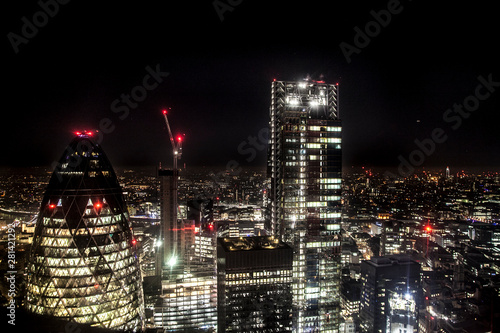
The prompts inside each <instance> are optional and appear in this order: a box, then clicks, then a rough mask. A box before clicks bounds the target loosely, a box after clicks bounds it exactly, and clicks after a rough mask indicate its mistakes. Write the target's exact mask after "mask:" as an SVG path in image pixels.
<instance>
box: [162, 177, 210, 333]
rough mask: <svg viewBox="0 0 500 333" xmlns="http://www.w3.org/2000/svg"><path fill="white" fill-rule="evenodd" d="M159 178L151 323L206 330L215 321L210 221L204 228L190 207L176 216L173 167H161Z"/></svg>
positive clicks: (174, 328)
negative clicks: (156, 283) (156, 292)
mask: <svg viewBox="0 0 500 333" xmlns="http://www.w3.org/2000/svg"><path fill="white" fill-rule="evenodd" d="M159 177H160V191H161V199H160V201H161V230H162V231H161V233H162V242H163V243H162V247H160V251H159V253H158V257H157V266H156V267H157V275H158V276H161V296H160V297H159V298H158V299H157V301H156V303H155V306H154V309H153V322H154V325H155V326H156V327H157V328H163V329H164V330H166V331H169V332H187V331H211V330H213V329H214V328H215V327H216V325H217V309H216V306H217V304H216V303H217V289H216V288H217V286H216V275H215V273H216V272H215V235H216V234H215V230H213V225H212V230H210V229H208V230H204V229H203V227H202V223H201V217H196V216H193V211H192V209H189V208H188V211H189V212H190V214H189V215H190V216H189V217H190V219H180V218H179V215H180V214H177V212H178V211H179V206H178V204H177V199H178V198H177V185H176V183H177V178H178V177H179V173H178V170H175V169H174V170H165V169H161V170H159ZM188 207H189V204H188ZM195 215H196V214H195ZM191 218H193V219H191Z"/></svg>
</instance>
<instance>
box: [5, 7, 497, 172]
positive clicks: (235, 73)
mask: <svg viewBox="0 0 500 333" xmlns="http://www.w3.org/2000/svg"><path fill="white" fill-rule="evenodd" d="M51 3H52V2H51ZM216 3H219V2H217V1H214V2H208V1H207V2H206V3H204V4H200V5H196V6H189V7H191V8H187V7H188V6H187V5H183V4H178V3H176V4H170V5H169V6H170V7H168V8H166V9H165V10H158V8H155V6H154V5H149V6H148V5H140V6H138V7H131V6H129V5H126V4H122V5H121V6H120V7H119V8H114V7H112V6H111V5H106V6H104V5H102V4H100V5H99V10H96V7H93V6H92V4H90V3H89V4H86V5H83V4H73V3H68V4H59V5H58V10H57V13H55V14H54V12H55V9H54V8H52V12H51V13H52V14H53V15H49V14H46V16H47V21H46V22H45V21H42V22H38V21H37V22H38V25H39V26H35V28H36V29H37V33H36V34H35V33H33V35H34V36H32V37H29V38H27V37H26V38H25V37H23V35H22V34H23V24H26V25H27V26H28V25H29V24H28V23H26V22H28V21H29V22H33V17H40V18H42V19H43V15H38V16H36V15H35V14H36V13H38V12H40V11H41V12H47V10H48V9H47V10H45V9H43V8H45V7H40V5H39V4H32V5H30V6H27V5H21V4H9V6H11V8H9V9H10V14H9V17H8V19H7V20H6V22H7V24H6V27H7V28H6V31H5V35H6V36H7V35H9V34H10V33H12V34H16V35H17V36H21V37H23V38H25V39H26V40H27V42H23V43H19V44H18V45H17V52H15V51H16V50H15V49H16V48H15V47H14V46H15V44H16V43H15V42H13V41H12V38H13V37H12V36H13V35H12V34H10V36H11V38H10V39H9V38H6V41H5V42H6V44H5V45H6V47H7V50H6V51H7V52H6V53H7V56H8V62H9V64H10V65H9V66H8V68H6V74H7V75H6V81H7V82H9V83H10V84H9V85H8V87H7V88H6V89H7V96H8V98H7V101H8V104H9V105H12V106H14V105H15V107H14V108H13V110H15V112H10V113H8V116H9V117H10V118H9V120H6V121H4V122H3V124H4V126H3V127H2V131H0V133H1V134H0V135H2V139H3V140H4V141H6V142H13V143H12V144H10V145H8V146H7V147H5V151H4V156H5V158H3V159H2V161H1V163H0V164H2V165H4V166H33V165H41V166H46V165H51V163H52V162H53V161H56V160H57V156H56V155H54V154H55V153H54V152H55V151H58V150H61V149H64V146H62V144H61V143H62V142H67V141H68V140H69V138H70V137H71V136H72V135H73V132H74V131H75V130H81V129H99V128H101V133H103V136H104V138H103V140H102V145H103V147H104V148H105V149H106V150H107V151H110V152H111V153H110V159H111V160H112V161H113V163H114V164H115V165H157V164H158V162H163V163H167V164H166V165H169V163H170V156H169V148H168V137H167V135H166V130H165V126H164V124H163V123H162V119H161V118H162V115H161V110H162V109H164V108H171V114H170V115H169V117H171V121H172V127H173V131H174V132H177V133H185V134H186V139H185V149H184V158H183V160H184V162H185V163H186V165H187V166H188V167H189V166H225V165H227V164H228V162H230V161H233V160H234V161H236V162H238V164H239V165H254V166H255V165H262V166H264V165H265V159H266V149H265V148H264V147H265V143H264V144H263V142H262V141H263V140H260V139H259V133H260V134H261V138H263V137H264V134H265V133H264V132H262V131H265V130H264V129H265V128H267V114H268V105H269V101H270V94H269V91H268V89H265V87H267V86H268V84H269V82H272V80H273V79H278V80H291V81H298V80H302V79H304V78H307V77H308V76H309V77H310V78H311V79H315V80H324V81H325V82H327V83H333V84H334V83H336V82H339V85H340V91H344V93H343V94H342V96H343V97H342V98H341V99H340V114H341V116H342V118H343V120H344V127H345V128H346V129H347V130H346V132H345V133H346V136H345V137H344V155H345V163H344V166H345V167H346V168H347V167H351V166H355V167H359V166H367V167H371V166H373V167H380V168H397V167H398V166H399V165H400V164H401V160H400V156H401V158H403V159H405V160H407V161H409V160H410V159H412V157H413V161H416V162H418V163H420V161H421V160H422V164H421V165H420V166H423V167H442V168H444V167H446V166H448V165H450V166H451V167H452V169H453V168H463V167H468V166H470V167H483V168H490V169H491V168H496V167H497V166H498V165H499V160H498V157H497V156H498V154H496V151H497V150H498V137H497V136H496V135H495V124H496V119H497V115H496V112H495V110H496V109H497V108H498V96H497V94H498V92H495V90H496V89H497V88H496V84H497V83H496V82H498V81H500V74H498V73H499V71H498V64H497V61H496V59H497V58H498V56H497V53H498V51H497V50H496V49H495V47H494V45H493V44H492V43H491V40H493V36H494V31H495V25H494V23H493V22H494V19H493V18H494V17H493V14H492V13H494V10H492V9H489V8H487V7H486V6H484V7H481V6H479V5H470V6H469V5H464V4H456V3H454V4H453V5H448V4H432V5H429V4H425V3H414V2H406V1H401V2H395V1H380V2H376V3H373V2H367V3H357V4H339V5H338V7H337V8H336V10H335V11H333V10H332V11H327V10H323V7H324V6H322V4H321V2H315V3H313V4H311V5H308V6H299V5H291V4H285V3H275V4H272V5H270V4H258V3H252V4H250V3H245V2H241V3H240V4H238V5H237V6H234V5H233V7H231V10H226V11H223V13H222V12H221V10H220V9H219V10H217V9H216V8H220V7H216V6H215V5H214V4H216ZM233 4H234V3H233ZM226 8H227V7H226ZM280 15H282V16H280ZM23 17H24V18H25V19H24V20H23V19H22V18H23ZM282 17H286V20H287V22H290V25H289V26H290V28H289V29H290V31H280V30H279V29H277V30H276V28H275V22H276V21H277V19H278V18H282ZM40 18H39V20H40ZM256 22H259V24H256ZM294 22H297V23H294ZM44 23H45V24H44ZM188 27H190V28H191V27H192V28H191V30H190V29H188ZM249 27H253V29H249ZM257 28H258V29H257ZM26 29H28V28H25V30H26ZM259 29H260V30H259ZM366 29H372V30H369V31H368V32H367V30H366ZM28 30H29V29H28ZM190 31H191V32H190ZM291 31H294V32H293V33H292V32H291ZM24 32H25V34H28V32H27V31H24ZM301 32H305V33H306V36H305V37H300V33H301ZM367 33H368V35H367ZM277 36H279V38H277ZM363 36H365V37H366V39H365V40H364V38H365V37H363ZM13 43H14V44H13ZM365 44H366V45H365ZM484 82H490V84H489V85H488V84H486V85H485V84H484ZM480 84H482V88H480V89H479V90H477V89H476V88H477V86H478V85H480ZM476 92H479V96H478V97H476V98H477V100H478V102H479V104H478V105H477V110H476V111H473V112H470V116H469V115H468V114H469V112H468V111H467V110H465V111H462V112H463V113H458V112H455V111H453V110H454V108H455V107H454V105H455V104H457V105H459V104H467V103H470V104H469V108H472V109H476V105H475V104H474V103H475V100H474V99H473V97H475V94H476ZM126 95H128V96H129V98H128V99H127V97H126ZM134 96H135V97H134ZM471 96H472V97H471ZM449 109H451V110H452V112H453V113H449V112H448V110H449ZM462 114H465V115H466V116H462ZM6 116H7V114H6ZM444 118H446V119H444ZM6 119H7V118H6ZM459 122H460V123H459ZM439 128H441V129H442V130H443V133H437V134H440V135H437V136H438V140H437V141H436V140H434V142H435V148H433V149H430V148H429V147H431V146H429V145H427V146H425V145H424V148H420V146H419V145H418V144H416V142H415V140H418V142H420V143H422V142H429V141H428V140H427V139H429V140H431V139H432V140H433V139H434V137H433V135H434V134H433V133H434V130H435V129H439ZM105 132H106V133H105ZM48 134H49V135H48ZM444 137H446V139H444ZM42 138H43V140H42ZM426 140H427V141H426ZM32 141H36V142H37V144H36V145H32V144H31V143H32ZM438 141H439V142H438ZM486 143H487V144H486ZM140 147H147V149H142V148H140ZM425 147H427V150H425ZM416 150H420V151H422V153H421V154H419V153H414V154H413V156H412V153H413V152H414V151H416ZM427 152H428V154H427ZM422 154H424V155H422ZM420 156H423V159H422V158H420V159H419V157H420ZM410 163H411V162H410ZM418 163H416V164H418Z"/></svg>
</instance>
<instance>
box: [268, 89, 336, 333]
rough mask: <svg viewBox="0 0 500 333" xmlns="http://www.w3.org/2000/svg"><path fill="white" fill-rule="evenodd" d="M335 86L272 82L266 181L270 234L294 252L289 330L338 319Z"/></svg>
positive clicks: (327, 327) (318, 328)
mask: <svg viewBox="0 0 500 333" xmlns="http://www.w3.org/2000/svg"><path fill="white" fill-rule="evenodd" d="M341 130H342V127H341V121H340V118H339V108H338V85H336V84H326V83H324V82H323V81H311V80H309V81H299V82H292V81H274V82H273V83H272V90H271V108H270V138H269V149H268V176H269V178H270V180H271V190H270V207H269V211H270V216H271V231H272V233H273V234H274V235H276V236H277V237H279V238H280V239H281V240H282V241H284V242H285V243H287V244H289V245H290V246H291V247H292V248H293V251H294V259H293V279H294V282H293V304H294V309H293V311H294V316H293V317H294V331H296V332H312V331H315V332H336V331H338V329H339V323H340V321H339V319H340V242H341V235H340V217H341V182H342V149H341V148H342V138H341Z"/></svg>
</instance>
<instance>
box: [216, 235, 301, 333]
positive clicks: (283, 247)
mask: <svg viewBox="0 0 500 333" xmlns="http://www.w3.org/2000/svg"><path fill="white" fill-rule="evenodd" d="M292 257H293V251H292V249H291V248H290V247H289V246H288V245H287V244H285V243H283V242H281V241H280V240H279V239H278V238H274V237H273V236H261V237H234V238H219V239H218V242H217V298H218V300H217V311H218V328H217V329H218V332H247V333H248V332H259V333H266V332H269V333H270V332H291V331H292Z"/></svg>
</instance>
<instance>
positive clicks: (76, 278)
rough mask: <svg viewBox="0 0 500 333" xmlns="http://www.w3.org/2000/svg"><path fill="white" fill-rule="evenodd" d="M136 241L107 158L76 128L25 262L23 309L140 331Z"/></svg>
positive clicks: (49, 188) (44, 201)
mask: <svg viewBox="0 0 500 333" xmlns="http://www.w3.org/2000/svg"><path fill="white" fill-rule="evenodd" d="M135 243H136V241H135V239H134V238H133V235H132V232H131V229H130V227H129V222H128V214H127V210H126V206H125V202H124V199H123V193H122V191H121V188H120V186H119V183H118V180H117V178H116V175H115V173H114V171H113V168H112V167H111V164H110V162H109V160H108V159H107V157H106V155H105V154H104V152H103V150H102V149H101V147H100V146H99V145H97V144H95V143H94V142H93V141H92V133H91V132H78V133H77V135H76V137H75V138H74V139H73V141H72V142H71V143H70V144H69V146H68V147H67V148H66V150H65V151H64V153H63V155H62V157H61V159H60V161H59V164H58V165H57V167H56V169H55V170H54V173H53V174H52V178H51V179H50V181H49V185H48V186H47V189H46V192H45V195H44V197H43V199H42V203H41V208H40V212H39V214H38V218H37V223H36V229H35V235H34V238H33V244H32V248H31V253H30V260H29V264H28V266H27V273H28V285H27V299H26V300H27V302H26V306H27V309H28V310H29V311H30V312H33V313H36V314H40V315H47V316H53V317H58V318H60V319H64V320H71V321H75V322H77V323H85V324H91V325H93V326H100V327H105V328H113V329H120V330H127V331H133V330H136V329H141V328H142V325H143V312H144V309H143V296H142V288H141V275H140V270H139V266H138V259H137V255H136V252H135V248H134V246H135Z"/></svg>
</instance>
